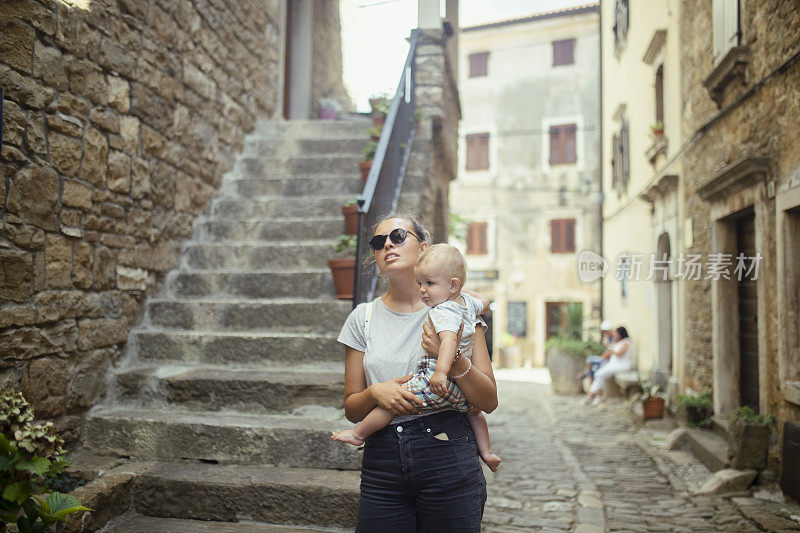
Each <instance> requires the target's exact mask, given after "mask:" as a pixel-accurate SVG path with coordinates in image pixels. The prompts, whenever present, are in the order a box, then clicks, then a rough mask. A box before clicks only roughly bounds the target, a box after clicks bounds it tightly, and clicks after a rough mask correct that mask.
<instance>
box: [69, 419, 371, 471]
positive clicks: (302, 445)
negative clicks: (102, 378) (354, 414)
mask: <svg viewBox="0 0 800 533" xmlns="http://www.w3.org/2000/svg"><path fill="white" fill-rule="evenodd" d="M330 411H333V412H334V413H336V414H337V415H339V418H311V417H309V416H290V415H265V414H262V415H246V414H233V413H230V412H224V413H216V412H210V411H203V412H182V411H179V410H177V409H176V408H174V407H171V408H169V409H166V408H165V409H160V410H145V409H126V408H107V409H95V410H93V411H92V412H90V414H89V415H88V416H87V417H86V421H85V422H84V426H83V440H84V447H85V448H86V449H88V450H89V451H90V452H92V453H95V454H98V455H119V456H124V457H132V458H135V459H143V460H148V461H152V460H160V461H171V460H183V459H191V460H202V461H205V462H217V463H222V464H248V465H260V466H266V465H271V466H289V467H298V468H328V469H340V470H357V469H358V468H360V465H361V452H360V450H358V449H357V448H356V447H354V446H351V445H349V444H344V443H342V442H337V441H334V440H331V438H330V434H331V431H335V430H339V429H343V428H348V427H352V424H351V423H350V422H348V421H347V420H345V419H344V417H343V415H341V414H340V413H341V411H339V410H333V409H331V410H330ZM326 414H327V413H326Z"/></svg>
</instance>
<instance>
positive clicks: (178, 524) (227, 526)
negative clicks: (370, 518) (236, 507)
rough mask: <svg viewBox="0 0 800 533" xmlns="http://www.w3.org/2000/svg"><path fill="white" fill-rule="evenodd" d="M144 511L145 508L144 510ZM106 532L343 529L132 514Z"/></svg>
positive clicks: (317, 532) (321, 532) (316, 532)
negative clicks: (132, 515)
mask: <svg viewBox="0 0 800 533" xmlns="http://www.w3.org/2000/svg"><path fill="white" fill-rule="evenodd" d="M145 511H146V510H145ZM106 531H107V532H108V533H162V532H169V533H331V532H334V531H342V532H344V531H346V530H344V529H338V528H337V529H335V530H334V529H330V528H327V527H326V528H324V529H316V528H309V527H302V528H298V527H294V526H290V525H285V524H284V525H275V524H264V523H255V522H247V523H243V522H216V521H214V522H212V521H208V520H186V519H181V518H158V517H153V516H134V517H132V518H129V519H127V520H125V521H123V522H120V523H118V524H117V525H116V526H113V527H111V528H110V529H107V530H106Z"/></svg>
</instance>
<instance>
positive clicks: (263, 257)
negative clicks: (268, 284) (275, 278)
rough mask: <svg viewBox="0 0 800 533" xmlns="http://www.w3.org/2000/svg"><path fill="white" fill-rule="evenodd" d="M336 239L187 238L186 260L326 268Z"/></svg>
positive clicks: (198, 264) (209, 265) (203, 266)
mask: <svg viewBox="0 0 800 533" xmlns="http://www.w3.org/2000/svg"><path fill="white" fill-rule="evenodd" d="M335 243H336V241H335V240H333V239H330V240H324V241H323V240H320V241H301V242H292V241H282V242H272V243H257V244H256V243H247V244H229V243H220V244H215V243H206V244H200V243H197V242H189V243H187V245H186V250H185V257H186V264H187V265H188V266H189V268H191V269H198V270H209V269H231V270H246V271H253V270H263V269H267V268H268V269H278V268H282V269H298V268H303V269H306V268H314V269H320V270H322V269H325V268H328V260H329V259H331V258H333V257H335V255H336V252H335V250H334V249H333V246H334V244H335Z"/></svg>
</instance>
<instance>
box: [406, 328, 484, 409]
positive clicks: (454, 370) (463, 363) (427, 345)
mask: <svg viewBox="0 0 800 533" xmlns="http://www.w3.org/2000/svg"><path fill="white" fill-rule="evenodd" d="M460 336H461V331H460V330H459V332H458V337H459V338H460ZM422 347H423V348H424V349H425V351H426V352H427V353H429V354H431V355H436V354H438V353H439V336H438V335H436V332H435V331H434V329H433V326H432V325H431V323H430V320H427V321H426V322H425V324H424V325H423V335H422ZM467 368H469V361H468V360H467V359H466V358H465V357H461V358H459V359H458V361H456V362H455V364H453V366H452V367H451V369H450V376H451V377H452V376H459V375H461V374H463V373H464V372H466V371H467ZM456 383H457V384H458V386H459V388H460V389H461V392H462V393H463V394H464V396H465V397H466V398H467V401H468V402H469V403H470V405H472V406H473V407H477V408H478V409H480V410H481V411H484V412H486V413H491V412H492V411H494V410H495V409H496V408H497V386H496V385H495V381H494V372H492V363H491V360H490V359H489V349H488V348H487V347H486V339H485V337H484V331H483V328H482V327H476V328H475V335H474V337H473V340H472V368H471V369H470V371H469V372H467V374H465V375H464V376H463V377H461V378H457V379H456Z"/></svg>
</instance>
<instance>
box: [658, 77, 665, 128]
mask: <svg viewBox="0 0 800 533" xmlns="http://www.w3.org/2000/svg"><path fill="white" fill-rule="evenodd" d="M659 122H660V123H661V125H662V126H663V125H664V65H661V66H659V67H658V70H657V71H656V124H658V123H659Z"/></svg>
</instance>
